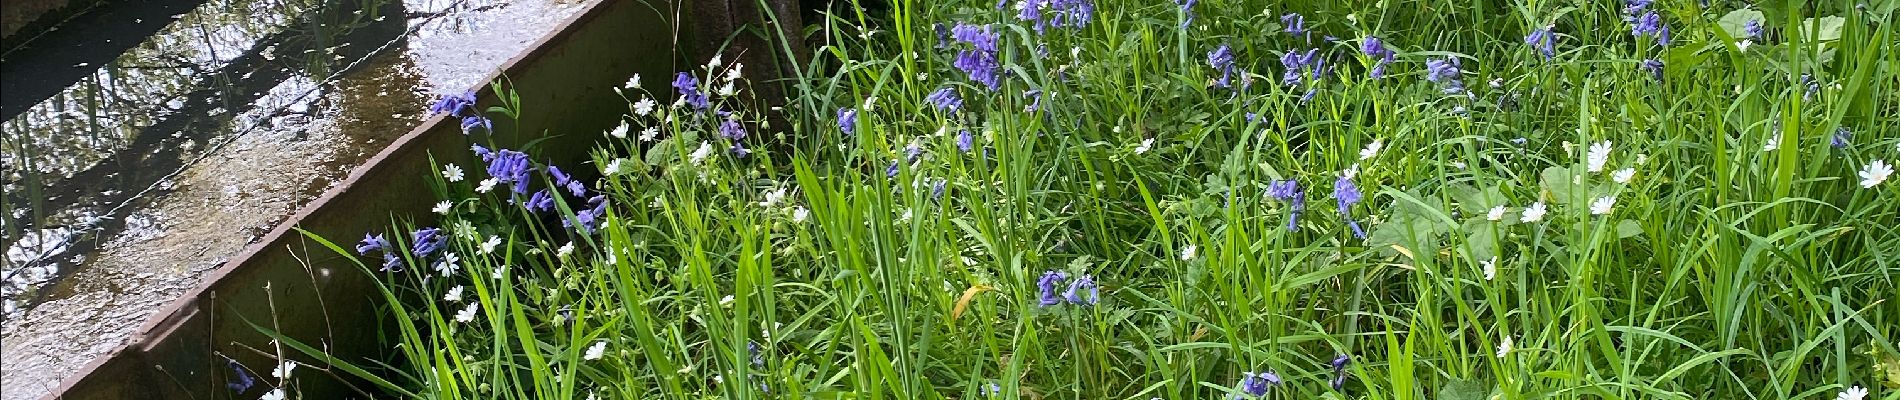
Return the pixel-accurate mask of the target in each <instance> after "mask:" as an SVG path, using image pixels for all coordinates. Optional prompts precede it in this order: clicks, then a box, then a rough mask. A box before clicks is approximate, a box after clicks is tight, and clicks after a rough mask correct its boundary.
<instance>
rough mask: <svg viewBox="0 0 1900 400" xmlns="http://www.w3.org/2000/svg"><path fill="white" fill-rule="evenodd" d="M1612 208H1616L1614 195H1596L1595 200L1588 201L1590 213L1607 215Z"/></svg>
mask: <svg viewBox="0 0 1900 400" xmlns="http://www.w3.org/2000/svg"><path fill="white" fill-rule="evenodd" d="M1614 209H1616V196H1603V197H1598V198H1597V199H1596V200H1594V201H1591V202H1590V214H1592V215H1608V214H1609V213H1610V211H1611V210H1614Z"/></svg>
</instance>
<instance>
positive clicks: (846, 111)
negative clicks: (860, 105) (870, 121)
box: [838, 108, 858, 135]
mask: <svg viewBox="0 0 1900 400" xmlns="http://www.w3.org/2000/svg"><path fill="white" fill-rule="evenodd" d="M838 130H840V131H843V132H844V134H845V135H853V134H856V133H858V109H855V108H840V109H838Z"/></svg>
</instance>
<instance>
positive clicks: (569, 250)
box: [554, 242, 574, 258]
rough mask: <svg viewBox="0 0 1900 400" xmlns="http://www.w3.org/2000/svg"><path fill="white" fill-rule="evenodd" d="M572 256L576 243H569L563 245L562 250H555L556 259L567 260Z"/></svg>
mask: <svg viewBox="0 0 1900 400" xmlns="http://www.w3.org/2000/svg"><path fill="white" fill-rule="evenodd" d="M571 254H574V242H567V243H566V244H562V245H561V248H559V249H554V257H555V258H567V256H568V255H571Z"/></svg>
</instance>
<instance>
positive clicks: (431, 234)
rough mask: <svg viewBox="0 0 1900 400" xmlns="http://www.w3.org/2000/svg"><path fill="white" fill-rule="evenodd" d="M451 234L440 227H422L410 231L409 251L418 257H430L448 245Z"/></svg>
mask: <svg viewBox="0 0 1900 400" xmlns="http://www.w3.org/2000/svg"><path fill="white" fill-rule="evenodd" d="M448 244H449V236H448V235H445V234H443V233H442V229H439V228H422V229H417V230H416V231H415V232H411V233H409V246H410V248H409V252H410V254H414V255H415V256H416V258H424V257H428V256H429V255H431V254H435V252H436V251H438V250H442V248H443V247H446V246H448Z"/></svg>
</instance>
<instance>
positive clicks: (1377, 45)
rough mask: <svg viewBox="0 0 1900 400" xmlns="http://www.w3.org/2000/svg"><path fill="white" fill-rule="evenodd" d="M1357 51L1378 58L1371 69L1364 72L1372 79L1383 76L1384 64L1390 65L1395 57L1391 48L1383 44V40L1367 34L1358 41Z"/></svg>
mask: <svg viewBox="0 0 1900 400" xmlns="http://www.w3.org/2000/svg"><path fill="white" fill-rule="evenodd" d="M1359 52H1360V53H1363V54H1365V55H1366V56H1367V57H1372V58H1374V59H1378V60H1379V61H1375V62H1374V64H1373V65H1372V70H1371V71H1369V72H1367V73H1366V76H1367V77H1369V78H1372V79H1380V78H1384V77H1385V68H1386V66H1387V65H1391V64H1392V61H1393V59H1394V58H1396V57H1397V54H1396V53H1395V52H1393V51H1392V49H1391V48H1387V47H1386V46H1385V41H1384V40H1380V39H1379V38H1378V37H1375V36H1367V37H1366V39H1365V40H1364V41H1361V42H1360V43H1359Z"/></svg>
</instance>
